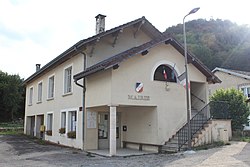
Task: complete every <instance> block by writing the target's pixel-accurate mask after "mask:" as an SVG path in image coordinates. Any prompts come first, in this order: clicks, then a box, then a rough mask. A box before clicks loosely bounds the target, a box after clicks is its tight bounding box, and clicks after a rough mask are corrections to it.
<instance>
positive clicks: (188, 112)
mask: <svg viewBox="0 0 250 167" xmlns="http://www.w3.org/2000/svg"><path fill="white" fill-rule="evenodd" d="M199 9H200V8H199V7H198V8H194V9H192V10H191V11H190V12H189V13H188V14H187V15H186V16H184V18H183V36H184V55H185V74H186V100H187V124H188V150H189V151H190V150H191V125H190V115H191V105H190V89H189V80H188V66H187V64H188V60H187V41H186V30H185V18H186V17H187V16H188V15H190V14H193V13H196V12H197V11H198V10H199Z"/></svg>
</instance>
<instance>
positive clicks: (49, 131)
mask: <svg viewBox="0 0 250 167" xmlns="http://www.w3.org/2000/svg"><path fill="white" fill-rule="evenodd" d="M52 128H53V113H49V114H47V127H46V134H47V135H49V136H51V135H52Z"/></svg>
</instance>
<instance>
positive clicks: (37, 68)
mask: <svg viewBox="0 0 250 167" xmlns="http://www.w3.org/2000/svg"><path fill="white" fill-rule="evenodd" d="M40 68H41V64H36V72H37V71H39V70H40Z"/></svg>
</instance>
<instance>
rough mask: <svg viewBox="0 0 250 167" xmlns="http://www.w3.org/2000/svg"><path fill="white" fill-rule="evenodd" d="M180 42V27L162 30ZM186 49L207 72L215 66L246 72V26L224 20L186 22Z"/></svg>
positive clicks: (249, 52) (249, 59) (249, 33)
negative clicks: (204, 66)
mask: <svg viewBox="0 0 250 167" xmlns="http://www.w3.org/2000/svg"><path fill="white" fill-rule="evenodd" d="M165 33H166V34H169V35H172V36H173V37H175V38H176V39H177V40H178V41H180V42H182V43H183V26H182V24H178V25H176V26H173V27H170V28H168V29H166V31H165ZM186 35H187V46H188V49H189V50H190V51H191V52H192V53H193V54H195V55H196V56H197V57H198V58H199V59H200V60H201V61H202V62H203V63H204V64H205V65H206V66H208V68H209V69H211V70H212V69H214V68H215V67H222V68H229V69H235V70H242V71H250V27H249V26H246V25H241V26H239V25H237V24H235V23H232V22H230V21H228V20H220V19H217V20H213V19H211V20H209V21H207V20H204V19H199V20H193V21H189V22H186Z"/></svg>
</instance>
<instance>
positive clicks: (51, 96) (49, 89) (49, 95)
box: [47, 74, 56, 100]
mask: <svg viewBox="0 0 250 167" xmlns="http://www.w3.org/2000/svg"><path fill="white" fill-rule="evenodd" d="M52 77H53V78H54V85H53V92H52V93H51V88H50V78H52ZM55 83H56V82H55V74H53V75H50V76H49V77H48V96H47V99H48V100H52V99H54V98H55ZM51 94H52V95H51Z"/></svg>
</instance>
